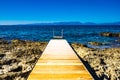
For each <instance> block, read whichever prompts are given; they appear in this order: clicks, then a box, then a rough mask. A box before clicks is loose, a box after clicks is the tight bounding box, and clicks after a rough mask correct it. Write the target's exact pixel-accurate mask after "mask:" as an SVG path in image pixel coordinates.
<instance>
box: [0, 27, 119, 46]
mask: <svg viewBox="0 0 120 80" xmlns="http://www.w3.org/2000/svg"><path fill="white" fill-rule="evenodd" d="M53 29H54V31H55V35H60V34H61V32H60V31H61V29H63V30H64V38H65V39H67V40H68V41H69V42H70V43H72V42H78V43H82V44H86V45H88V46H90V47H91V45H89V44H88V42H103V43H106V45H104V47H114V46H115V47H117V46H120V45H119V43H118V42H116V40H118V39H119V38H116V37H102V36H100V35H99V33H101V32H120V26H115V25H109V26H108V25H107V26H105V25H104V26H103V25H97V26H96V25H93V26H92V25H86V26H82V25H79V26H78V25H77V26H75V25H67V26H66V25H53V26H52V25H46V26H45V25H44V26H41V25H16V26H0V38H2V39H6V40H12V39H22V40H32V41H49V40H50V39H52V36H53Z"/></svg>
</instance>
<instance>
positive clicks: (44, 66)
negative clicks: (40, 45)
mask: <svg viewBox="0 0 120 80" xmlns="http://www.w3.org/2000/svg"><path fill="white" fill-rule="evenodd" d="M28 80H93V77H92V76H91V74H90V73H89V72H88V70H87V69H86V68H85V66H84V65H83V63H82V62H81V61H80V59H79V58H78V56H77V55H76V54H75V52H74V51H73V49H72V48H71V47H70V45H69V44H68V42H67V41H66V40H65V39H52V40H50V42H49V43H48V45H47V47H46V49H45V50H44V52H43V54H42V56H41V57H40V58H39V60H38V62H37V63H36V65H35V67H34V68H33V70H32V72H31V73H30V75H29V77H28Z"/></svg>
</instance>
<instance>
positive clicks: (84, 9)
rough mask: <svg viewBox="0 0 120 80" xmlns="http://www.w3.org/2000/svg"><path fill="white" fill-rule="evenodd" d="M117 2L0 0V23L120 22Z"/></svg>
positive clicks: (95, 0) (116, 0) (98, 0)
mask: <svg viewBox="0 0 120 80" xmlns="http://www.w3.org/2000/svg"><path fill="white" fill-rule="evenodd" d="M119 4H120V0H0V23H1V24H10V23H34V22H57V21H62V22H63V21H80V22H96V23H103V22H116V21H120V5H119Z"/></svg>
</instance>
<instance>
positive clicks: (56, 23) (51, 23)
mask: <svg viewBox="0 0 120 80" xmlns="http://www.w3.org/2000/svg"><path fill="white" fill-rule="evenodd" d="M13 25H14V24H13ZM15 25H16V24H15ZM18 25H120V22H112V23H94V22H85V23H82V22H49V23H31V24H18Z"/></svg>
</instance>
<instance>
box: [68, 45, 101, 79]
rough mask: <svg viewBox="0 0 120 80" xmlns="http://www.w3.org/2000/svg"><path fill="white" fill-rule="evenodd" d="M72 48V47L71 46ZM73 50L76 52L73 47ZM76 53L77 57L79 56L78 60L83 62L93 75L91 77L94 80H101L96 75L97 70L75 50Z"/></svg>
mask: <svg viewBox="0 0 120 80" xmlns="http://www.w3.org/2000/svg"><path fill="white" fill-rule="evenodd" d="M70 46H71V45H70ZM71 48H72V49H73V50H74V48H73V47H72V46H71ZM74 52H75V53H76V55H77V56H78V58H79V59H80V60H81V61H82V63H83V64H84V66H85V67H86V68H87V70H88V71H89V73H90V74H91V76H92V77H93V78H94V80H101V79H100V78H99V77H98V76H97V74H96V73H95V70H94V69H93V68H91V66H90V65H89V63H88V62H87V61H84V60H83V59H82V58H81V57H80V56H79V55H78V54H77V52H76V51H75V50H74Z"/></svg>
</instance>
